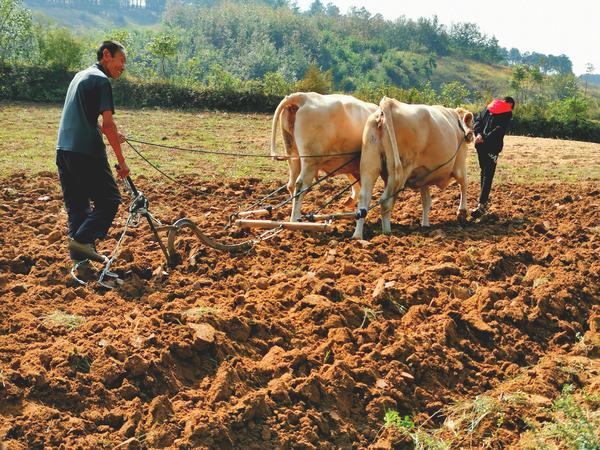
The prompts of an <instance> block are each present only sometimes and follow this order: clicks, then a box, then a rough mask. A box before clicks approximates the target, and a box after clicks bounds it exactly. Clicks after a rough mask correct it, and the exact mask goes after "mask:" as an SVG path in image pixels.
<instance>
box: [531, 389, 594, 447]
mask: <svg viewBox="0 0 600 450" xmlns="http://www.w3.org/2000/svg"><path fill="white" fill-rule="evenodd" d="M588 398H589V397H588ZM586 402H587V398H586V396H585V395H582V396H576V395H575V388H574V387H573V385H570V384H567V385H565V386H564V387H563V390H562V393H561V395H560V396H558V398H556V400H554V402H553V403H552V407H551V408H549V411H548V412H549V413H550V416H551V418H552V419H551V420H550V421H548V422H545V423H543V424H542V425H541V426H539V425H538V426H536V425H535V424H534V425H533V426H532V427H531V428H532V430H531V431H529V432H528V433H527V435H526V436H525V437H524V440H525V448H529V449H534V448H556V447H558V448H572V449H577V450H597V449H599V448H600V411H598V409H597V408H594V407H593V406H592V407H590V406H588V405H587V404H586Z"/></svg>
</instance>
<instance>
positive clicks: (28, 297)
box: [0, 173, 600, 449]
mask: <svg viewBox="0 0 600 450" xmlns="http://www.w3.org/2000/svg"><path fill="white" fill-rule="evenodd" d="M181 181H183V182H184V183H185V184H187V185H190V186H193V187H196V188H198V189H202V190H203V192H205V193H206V196H197V195H194V194H191V193H188V192H186V191H185V190H184V189H183V188H182V187H180V186H177V185H172V184H164V183H160V182H155V181H152V180H149V179H146V178H143V177H140V178H138V179H137V184H138V185H139V186H138V187H139V188H140V189H141V190H142V191H144V192H145V193H146V195H147V197H148V198H149V200H150V206H151V211H152V212H153V213H154V215H156V216H157V217H158V218H160V219H161V220H162V221H163V222H165V223H171V222H173V221H174V220H176V219H178V218H180V217H184V216H187V217H191V218H192V219H194V220H196V221H197V223H198V224H200V226H201V228H202V229H204V230H206V231H207V232H209V234H212V235H213V236H216V237H220V238H222V239H224V240H228V241H234V240H240V239H243V238H244V237H245V234H244V233H241V232H233V233H231V232H225V231H223V230H222V224H223V223H224V222H225V221H226V218H227V216H228V214H229V213H231V212H234V211H236V208H238V207H239V206H240V205H243V204H245V205H249V204H250V203H251V202H252V199H256V198H258V196H259V194H260V193H265V192H268V191H269V190H270V189H273V188H275V187H276V186H275V185H270V184H263V183H260V182H258V181H257V180H252V179H243V180H237V181H230V182H229V181H224V182H217V181H214V182H208V183H197V182H195V181H194V180H193V179H191V178H182V179H181ZM337 183H338V182H335V183H334V185H337ZM331 192H332V187H331V186H325V187H324V188H322V189H321V190H318V191H315V192H313V193H311V194H310V195H309V196H308V197H307V202H306V209H307V210H309V209H310V207H311V201H314V200H316V199H318V198H325V197H327V196H328V195H330V194H331ZM476 192H477V187H476V186H475V185H472V186H470V195H471V197H470V198H471V199H473V198H474V196H475V194H476ZM0 194H1V196H0V211H1V216H2V220H1V222H0V245H1V250H0V252H1V255H0V272H1V273H0V294H1V298H2V300H1V301H0V441H1V440H4V441H5V443H6V445H7V446H8V448H10V449H20V448H85V449H90V448H113V447H115V446H119V448H163V447H168V448H244V449H249V448H257V449H258V448H260V449H266V448H366V447H369V446H375V447H378V448H381V447H391V446H402V445H404V441H403V440H402V438H401V437H394V435H393V433H387V432H382V431H381V427H382V424H383V418H384V414H385V412H386V411H387V410H396V411H398V412H399V413H400V414H401V415H410V416H413V417H414V418H415V421H416V422H418V423H425V422H427V421H428V422H429V424H430V425H434V424H439V423H441V421H443V419H444V417H443V416H444V414H443V413H437V412H438V411H440V410H442V411H443V408H444V407H445V406H447V405H449V404H451V403H452V402H454V401H456V400H460V399H464V398H473V397H474V396H476V395H479V394H482V393H486V392H491V391H494V390H496V391H497V390H498V389H500V388H501V387H502V386H506V383H507V382H508V381H510V380H512V379H515V377H517V376H518V375H522V374H523V373H525V370H527V371H528V372H527V373H534V375H531V377H532V378H531V380H537V381H535V382H533V381H532V382H523V383H521V384H520V388H519V389H521V390H527V389H529V390H530V391H531V392H530V393H531V394H532V395H533V394H536V395H543V396H545V397H549V398H552V396H555V395H557V393H558V392H559V389H560V386H561V384H562V383H564V382H566V381H569V382H572V383H575V384H576V385H578V386H582V385H583V384H585V385H586V386H587V387H588V388H590V387H591V389H592V391H594V390H595V392H596V393H600V381H599V380H598V376H597V374H598V366H597V356H598V350H599V348H598V347H597V346H596V347H594V348H593V349H592V350H593V352H592V353H591V354H589V353H588V354H587V355H584V356H581V358H584V359H585V361H587V362H586V363H585V364H588V366H589V367H588V369H589V370H590V371H591V372H589V371H588V372H586V374H587V375H586V376H585V377H584V376H580V377H578V376H577V374H576V373H575V374H574V375H573V376H570V377H569V376H564V377H562V378H561V377H554V378H553V376H550V375H549V374H552V372H551V370H550V369H548V364H552V361H554V362H556V361H558V360H561V358H563V359H564V358H567V357H569V355H573V352H574V351H575V350H574V349H575V346H576V345H577V343H578V342H579V341H580V340H581V338H582V336H583V337H587V338H590V336H592V337H593V335H595V336H597V333H598V332H599V331H600V305H599V293H600V260H599V258H598V255H599V254H600V215H599V210H600V208H599V204H600V183H598V182H597V181H590V182H584V183H578V184H565V183H562V184H558V183H547V184H535V185H532V186H526V185H516V184H515V185H511V184H503V185H498V186H495V187H494V191H493V195H494V197H493V200H494V206H493V209H492V212H491V214H490V215H489V216H487V217H486V218H484V220H482V221H481V222H480V223H471V224H469V225H467V226H464V227H460V226H458V224H457V223H456V222H455V212H456V211H455V209H456V205H457V197H458V190H457V188H455V187H451V188H449V189H447V190H446V191H444V192H442V193H439V192H437V191H435V192H434V203H433V208H432V214H431V223H432V228H430V229H427V230H423V229H421V228H420V227H419V220H420V213H421V207H420V197H419V195H418V193H414V192H405V193H403V195H402V196H401V199H400V200H399V201H398V202H397V204H396V207H395V211H394V215H393V223H394V226H393V235H392V236H391V237H388V236H381V235H380V234H379V230H380V224H379V219H378V211H377V210H374V211H373V212H372V213H371V215H370V216H369V218H368V220H367V223H368V227H367V235H366V240H365V241H352V240H350V236H351V234H352V228H353V224H348V225H345V224H340V225H338V226H337V228H336V230H334V232H332V233H330V234H327V235H317V234H313V235H311V234H307V233H299V232H296V233H294V232H288V231H285V232H282V233H280V234H278V235H277V236H275V237H274V238H272V239H271V240H269V241H267V242H262V243H260V244H258V245H256V246H255V247H254V249H253V250H251V251H250V252H248V253H245V254H242V255H230V254H227V253H222V252H218V251H216V250H213V249H210V248H207V247H205V246H202V245H201V244H199V243H197V242H196V240H195V238H193V237H191V236H187V235H186V236H184V237H182V238H181V240H180V242H179V243H178V248H180V249H181V251H182V255H183V263H182V264H181V265H180V266H179V267H177V268H176V269H174V270H172V271H170V273H169V274H166V272H165V267H164V261H163V260H162V255H161V252H160V250H159V248H158V246H157V245H156V244H155V243H153V242H152V240H151V235H150V233H149V230H148V228H147V226H146V225H145V224H143V225H141V226H140V227H138V228H136V229H133V230H132V231H131V232H130V233H129V235H128V237H127V239H126V241H125V248H124V250H123V252H122V253H121V256H120V258H119V259H118V261H117V263H116V264H115V269H116V270H117V271H118V273H120V274H121V276H122V277H123V278H124V280H125V284H124V286H123V287H122V288H121V289H118V290H112V291H105V290H101V289H99V288H98V287H97V286H95V285H92V284H90V285H88V286H85V287H78V286H74V285H73V284H72V283H71V282H70V281H69V277H68V271H69V262H68V255H67V252H66V249H65V247H66V236H65V234H66V232H65V228H66V225H65V224H66V216H65V213H64V211H63V209H62V198H61V193H60V190H59V188H58V182H57V179H56V175H55V174H54V173H42V174H39V175H35V176H34V175H26V174H15V175H12V176H11V177H9V178H5V180H4V182H3V185H2V189H1V190H0ZM125 214H126V210H125V207H123V208H122V210H121V212H120V215H119V217H120V219H119V221H118V223H117V224H115V226H114V227H113V229H112V230H111V233H110V235H109V238H108V240H106V241H104V242H103V243H101V245H100V250H101V251H105V252H109V251H110V249H112V248H113V246H114V244H115V242H116V239H117V238H118V237H119V235H120V232H121V231H122V227H123V218H124V216H125ZM190 255H192V257H190ZM57 311H62V312H65V313H68V314H73V315H76V316H78V318H79V322H77V323H75V322H74V323H72V324H71V326H69V325H70V324H69V323H65V322H63V323H61V322H59V321H57V320H52V319H53V318H54V317H55V316H53V315H52V314H53V313H55V312H57ZM587 338H586V339H587ZM594 352H595V353H594ZM542 362H544V364H542ZM582 364H583V363H582ZM594 370H595V372H594ZM536 371H537V372H536ZM594 373H595V374H596V375H594ZM536 374H537V375H538V378H535V376H536ZM590 374H591V375H590ZM436 413H437V414H436ZM434 414H436V415H435V417H433V418H430V416H431V415H434ZM524 429H525V425H524V424H523V423H513V422H510V421H507V425H506V426H505V427H504V428H503V430H502V433H500V434H499V435H498V436H497V439H498V442H500V443H501V444H502V445H503V446H504V448H507V447H510V446H513V445H516V442H518V440H519V435H520V433H521V432H522V431H523V430H524ZM475 447H476V446H475Z"/></svg>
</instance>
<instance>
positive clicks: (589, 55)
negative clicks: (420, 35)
mask: <svg viewBox="0 0 600 450" xmlns="http://www.w3.org/2000/svg"><path fill="white" fill-rule="evenodd" d="M312 1H313V0H297V3H298V5H299V6H300V8H301V9H303V10H304V9H307V8H308V6H309V5H310V4H311V3H312ZM321 1H322V2H323V3H324V4H327V3H330V2H331V3H333V4H335V5H336V6H337V7H338V8H340V10H341V12H342V13H346V12H347V11H348V9H349V8H350V7H352V6H356V7H358V8H360V7H363V6H364V7H365V8H366V9H367V10H368V11H370V12H371V13H372V14H376V13H380V14H382V15H383V16H384V17H385V18H386V19H395V18H397V17H400V16H402V15H404V16H406V17H407V18H411V19H416V18H418V17H432V16H434V15H437V16H438V18H439V21H440V22H441V23H443V24H444V25H451V24H452V23H454V22H474V23H476V24H478V25H479V28H480V30H481V31H482V32H483V33H485V34H487V35H489V36H492V35H494V36H496V38H497V39H498V42H499V44H500V45H501V46H502V47H506V48H508V49H510V48H512V47H516V48H518V49H519V50H520V51H521V53H524V52H527V51H536V52H538V53H544V54H552V55H560V54H565V55H567V56H568V57H569V58H570V59H571V61H572V62H573V72H574V73H575V74H576V75H581V74H583V73H585V72H586V64H587V63H592V64H593V65H594V67H595V70H594V73H597V74H600V1H598V0H570V1H568V2H565V3H563V2H562V1H557V2H554V1H550V0H504V1H495V2H487V1H481V2H477V1H473V0H470V1H465V0H452V1H449V0H411V1H404V0H321Z"/></svg>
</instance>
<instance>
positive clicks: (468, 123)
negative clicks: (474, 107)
mask: <svg viewBox="0 0 600 450" xmlns="http://www.w3.org/2000/svg"><path fill="white" fill-rule="evenodd" d="M456 112H457V114H458V117H459V118H460V121H461V122H462V124H463V128H464V131H465V133H466V136H465V142H467V143H471V142H473V140H474V138H475V137H474V134H473V113H472V112H470V111H467V110H466V109H464V108H456Z"/></svg>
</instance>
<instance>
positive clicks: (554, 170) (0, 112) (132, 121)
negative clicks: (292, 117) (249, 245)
mask: <svg viewBox="0 0 600 450" xmlns="http://www.w3.org/2000/svg"><path fill="white" fill-rule="evenodd" d="M61 110H62V105H59V104H40V103H24V102H1V101H0V123H2V127H0V140H1V141H2V144H3V151H2V152H0V177H3V176H4V177H6V176H8V175H10V174H12V173H14V172H16V171H25V172H29V173H37V172H40V171H45V170H49V171H52V172H55V171H56V166H55V163H54V160H55V146H56V135H57V131H58V124H59V121H60V115H61ZM271 119H272V116H271V115H270V114H239V113H223V112H217V111H200V110H185V111H183V110H170V109H161V108H141V109H130V108H120V107H119V105H117V114H116V120H117V123H118V126H119V130H120V131H121V132H123V133H124V134H125V135H127V136H130V137H133V138H137V139H139V140H142V141H147V142H152V143H159V144H164V145H168V146H178V147H183V148H203V149H207V150H216V151H228V152H236V153H248V154H253V155H262V156H266V155H268V154H269V142H270V136H271ZM134 145H135V146H136V147H137V148H138V149H139V150H140V151H142V153H143V154H144V155H145V156H146V157H147V158H148V159H149V160H150V161H152V162H153V163H156V164H157V165H158V166H159V167H160V168H161V169H162V170H164V171H165V172H166V173H167V174H169V175H172V176H177V175H180V174H185V175H192V176H194V177H197V178H198V179H199V180H209V179H222V178H234V179H235V178H240V177H257V178H260V179H262V180H265V181H271V180H286V179H287V177H288V171H287V164H286V163H285V162H281V161H271V160H270V159H269V158H262V157H261V158H242V157H224V156H218V155H201V154H198V153H191V152H183V151H175V150H166V149H159V148H155V147H149V146H145V145H139V146H138V145H137V144H134ZM599 149H600V147H599V145H598V144H591V143H583V142H569V141H560V140H551V139H537V138H526V137H520V136H507V138H506V140H505V147H504V150H503V152H502V154H501V156H500V159H499V162H498V169H497V172H496V178H495V180H494V183H503V182H508V183H525V184H531V183H532V182H548V181H581V180H598V179H600V164H598V162H599V159H598V155H600V151H599ZM123 150H124V153H125V157H126V158H127V160H128V164H129V167H130V169H131V171H132V174H133V176H134V178H135V177H136V176H138V175H146V176H151V177H156V176H158V174H157V173H156V172H155V171H154V169H152V168H151V167H149V166H148V165H147V164H146V163H145V162H143V161H142V160H141V159H140V158H139V157H138V156H137V155H136V154H135V153H134V152H133V150H132V149H131V148H129V147H128V146H127V145H126V144H125V145H124V146H123ZM277 151H278V152H279V153H282V152H283V144H282V142H281V137H280V136H278V137H277ZM108 154H109V158H113V157H112V150H111V149H110V148H109V149H108ZM15 155H18V158H17V157H15ZM574 160H576V161H578V164H573V161H574ZM467 164H468V173H469V174H470V175H469V179H470V180H471V181H476V180H477V179H478V177H479V165H478V162H477V153H476V152H475V150H474V149H473V148H472V147H471V149H469V152H468V157H467ZM415 244H416V245H418V243H415Z"/></svg>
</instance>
